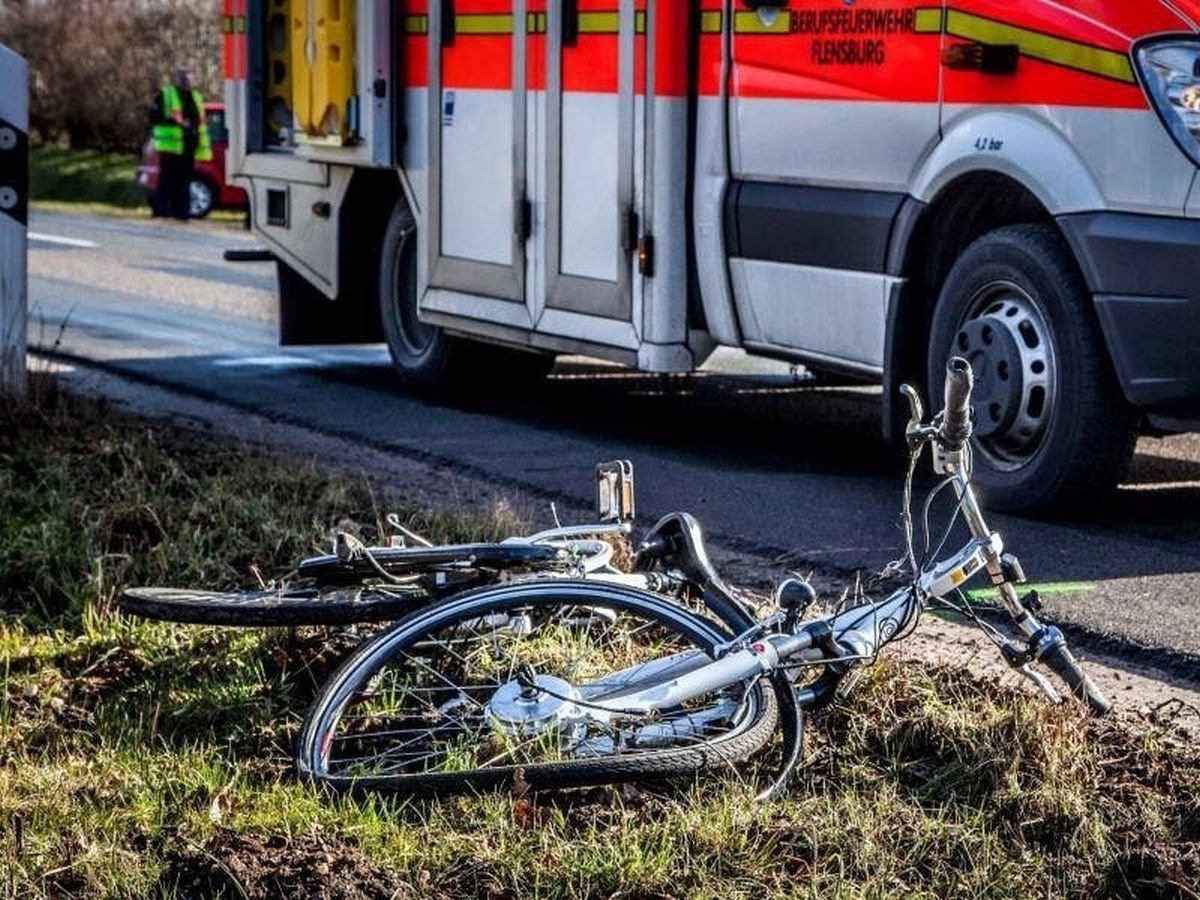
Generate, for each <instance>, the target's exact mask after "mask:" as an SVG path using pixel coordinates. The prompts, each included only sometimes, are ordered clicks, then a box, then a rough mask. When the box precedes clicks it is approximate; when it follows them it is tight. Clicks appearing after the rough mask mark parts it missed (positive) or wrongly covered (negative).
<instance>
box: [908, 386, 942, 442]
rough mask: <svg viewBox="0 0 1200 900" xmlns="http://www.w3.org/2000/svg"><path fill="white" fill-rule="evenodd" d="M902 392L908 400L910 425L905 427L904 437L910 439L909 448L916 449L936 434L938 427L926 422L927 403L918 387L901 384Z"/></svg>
mask: <svg viewBox="0 0 1200 900" xmlns="http://www.w3.org/2000/svg"><path fill="white" fill-rule="evenodd" d="M900 393H902V394H903V395H904V399H905V400H907V401H908V425H906V426H905V428H904V437H905V439H906V440H907V441H908V446H909V449H912V450H915V449H916V448H917V447H919V446H921V445H922V444H924V443H926V442H927V441H928V440H929V439H930V438H931V437H932V436H933V435H935V434H936V433H937V428H936V426H934V425H932V424H931V425H926V424H925V405H924V404H923V403H922V402H921V395H920V394H918V393H917V389H916V388H914V387H913V386H912V385H911V384H907V383H905V384H902V385H900Z"/></svg>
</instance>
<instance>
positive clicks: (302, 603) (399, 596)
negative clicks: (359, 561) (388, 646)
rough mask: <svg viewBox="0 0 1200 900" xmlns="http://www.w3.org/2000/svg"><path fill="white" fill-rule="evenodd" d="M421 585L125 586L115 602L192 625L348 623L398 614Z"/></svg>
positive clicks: (417, 599) (420, 596)
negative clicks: (407, 588)
mask: <svg viewBox="0 0 1200 900" xmlns="http://www.w3.org/2000/svg"><path fill="white" fill-rule="evenodd" d="M428 599H429V598H428V595H427V594H426V593H425V592H424V591H418V590H411V591H394V590H389V589H386V588H317V587H291V588H279V589H265V590H255V591H233V592H222V591H203V590H187V589H180V588H161V587H149V588H129V589H128V590H126V591H124V592H123V593H122V594H121V595H120V597H118V599H117V608H118V609H120V610H121V611H122V612H125V613H129V614H130V615H134V616H140V617H141V618H143V619H162V620H166V621H169V622H186V623H191V624H196V625H246V626H269V625H351V624H353V623H355V622H386V621H394V620H396V619H399V618H402V617H403V616H404V615H406V614H408V613H410V612H412V610H413V609H414V608H415V607H417V606H419V605H421V604H422V603H425V602H426V601H427V600H428Z"/></svg>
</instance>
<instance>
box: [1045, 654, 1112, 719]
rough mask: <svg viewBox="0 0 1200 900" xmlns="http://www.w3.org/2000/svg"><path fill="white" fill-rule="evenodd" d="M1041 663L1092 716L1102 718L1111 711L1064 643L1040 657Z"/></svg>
mask: <svg viewBox="0 0 1200 900" xmlns="http://www.w3.org/2000/svg"><path fill="white" fill-rule="evenodd" d="M1042 663H1043V664H1044V665H1045V666H1046V668H1048V669H1049V670H1050V671H1051V672H1053V673H1054V674H1055V675H1057V676H1058V677H1059V678H1061V679H1062V680H1063V681H1064V682H1066V684H1067V687H1069V688H1070V689H1071V693H1072V694H1074V695H1075V696H1076V697H1077V698H1078V699H1079V700H1080V701H1082V702H1083V703H1085V704H1086V705H1087V707H1088V709H1090V710H1091V711H1092V714H1093V715H1097V716H1103V715H1105V714H1106V713H1107V712H1108V711H1109V710H1110V709H1112V704H1111V703H1109V701H1108V698H1106V697H1105V696H1104V694H1103V693H1101V691H1100V688H1098V687H1096V682H1094V681H1092V679H1091V676H1089V675H1088V674H1087V673H1086V672H1084V671H1083V670H1082V669H1081V668H1079V664H1078V663H1077V662H1075V657H1074V656H1072V655H1071V651H1070V650H1068V649H1067V645H1066V644H1065V643H1061V642H1060V643H1058V644H1055V645H1054V646H1053V647H1051V648H1050V649H1049V650H1047V651H1046V652H1045V653H1044V654H1043V655H1042Z"/></svg>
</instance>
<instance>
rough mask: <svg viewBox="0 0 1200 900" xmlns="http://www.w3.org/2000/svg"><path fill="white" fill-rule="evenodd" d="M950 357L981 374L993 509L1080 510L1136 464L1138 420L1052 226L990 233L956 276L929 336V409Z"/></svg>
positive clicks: (983, 471)
mask: <svg viewBox="0 0 1200 900" xmlns="http://www.w3.org/2000/svg"><path fill="white" fill-rule="evenodd" d="M952 353H955V354H958V355H960V356H965V357H966V358H967V359H969V360H970V361H971V367H972V368H973V369H974V371H975V379H976V381H975V391H974V393H973V395H972V406H973V409H974V420H975V435H974V439H973V441H972V446H973V449H974V454H973V459H974V472H975V481H976V483H977V484H978V485H979V487H980V489H981V493H982V494H983V496H984V499H985V500H986V502H987V503H988V505H989V506H990V507H991V508H993V509H997V510H1011V511H1020V512H1031V511H1045V510H1047V509H1049V508H1050V507H1059V508H1062V507H1064V506H1073V505H1078V504H1079V502H1080V501H1082V500H1085V499H1087V500H1094V499H1095V498H1096V497H1097V495H1098V494H1099V493H1102V492H1103V491H1104V490H1105V489H1109V488H1112V487H1114V486H1115V485H1116V483H1117V481H1118V480H1119V479H1120V477H1121V475H1122V474H1123V472H1124V470H1125V467H1126V466H1127V465H1128V463H1129V460H1130V457H1131V456H1132V454H1133V446H1134V443H1135V442H1136V440H1137V424H1138V418H1137V413H1136V411H1135V410H1134V409H1133V407H1131V406H1130V405H1129V404H1128V403H1127V402H1126V401H1125V399H1124V397H1123V396H1122V394H1121V389H1120V385H1119V384H1118V383H1117V379H1116V376H1115V374H1114V373H1113V369H1112V365H1111V363H1110V361H1109V358H1108V352H1107V350H1106V349H1105V344H1104V339H1103V336H1102V335H1101V333H1100V327H1099V323H1098V322H1097V321H1096V316H1095V312H1094V310H1093V308H1092V298H1091V294H1090V293H1089V291H1088V289H1087V285H1086V284H1085V283H1084V281H1083V276H1082V275H1081V274H1080V272H1079V267H1078V266H1077V265H1076V263H1075V259H1074V257H1073V256H1072V255H1071V251H1070V249H1069V247H1068V246H1067V245H1066V243H1065V242H1064V241H1063V239H1062V237H1061V236H1060V235H1059V233H1058V230H1057V229H1056V228H1055V227H1054V226H1053V225H1048V224H1031V225H1013V226H1009V227H1005V228H1000V229H997V230H995V231H992V232H989V233H988V234H985V235H984V236H983V237H981V238H979V239H978V240H976V241H975V242H974V243H973V244H971V245H970V246H969V247H968V248H967V249H966V250H965V251H964V252H963V254H962V255H961V256H960V257H959V258H958V260H957V261H956V262H955V263H954V265H953V267H952V268H951V269H950V273H949V274H948V275H947V277H946V281H945V283H944V285H943V286H942V290H941V294H940V296H939V297H938V302H937V306H936V308H935V310H934V314H933V321H932V324H931V328H930V341H929V353H928V375H929V380H928V385H929V396H930V398H931V401H932V404H933V406H934V408H937V407H939V406H940V405H941V401H940V398H941V395H942V386H943V382H944V373H945V367H946V359H947V357H948V356H949V355H950V354H952Z"/></svg>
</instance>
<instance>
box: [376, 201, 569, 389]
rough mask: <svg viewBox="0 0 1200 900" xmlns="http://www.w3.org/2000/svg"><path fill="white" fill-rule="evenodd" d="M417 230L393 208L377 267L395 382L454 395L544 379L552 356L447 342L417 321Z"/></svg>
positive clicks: (401, 208)
mask: <svg viewBox="0 0 1200 900" xmlns="http://www.w3.org/2000/svg"><path fill="white" fill-rule="evenodd" d="M416 252H417V230H416V222H415V220H414V219H413V216H412V213H411V212H409V210H408V208H407V207H406V206H404V204H402V203H401V204H398V205H397V207H396V209H395V210H394V211H393V213H392V218H391V220H390V221H389V222H388V227H387V231H386V232H385V234H384V238H383V248H382V252H381V254H380V262H379V303H380V314H381V318H382V322H383V333H384V337H385V339H386V340H387V345H388V351H389V352H390V353H391V356H392V362H393V363H394V364H395V367H396V370H397V372H398V373H399V374H400V378H401V379H402V380H403V381H404V382H405V383H406V384H408V385H410V386H412V387H419V388H424V389H433V390H455V389H459V388H463V387H468V386H472V385H478V383H479V379H481V378H488V379H491V380H492V381H494V380H495V379H497V378H499V379H501V380H504V381H508V382H510V383H511V382H513V381H521V380H531V379H535V378H541V377H543V376H545V375H546V374H547V373H548V372H549V371H550V368H551V367H552V366H553V365H554V356H553V355H552V354H545V353H538V352H532V351H522V350H510V349H508V348H505V347H498V346H495V345H492V344H486V343H482V342H478V341H471V340H466V339H464V338H459V337H451V336H450V335H448V334H446V333H445V332H444V331H442V329H440V328H438V327H436V326H434V325H429V324H427V323H425V322H422V321H420V319H419V318H418V316H417V259H416Z"/></svg>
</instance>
